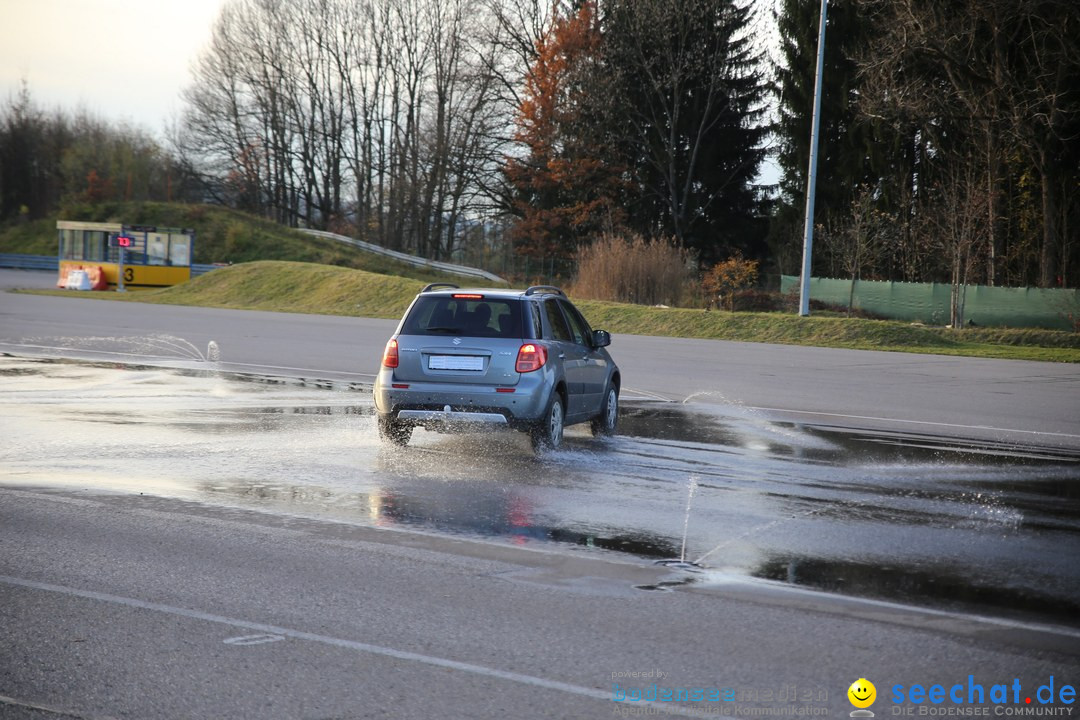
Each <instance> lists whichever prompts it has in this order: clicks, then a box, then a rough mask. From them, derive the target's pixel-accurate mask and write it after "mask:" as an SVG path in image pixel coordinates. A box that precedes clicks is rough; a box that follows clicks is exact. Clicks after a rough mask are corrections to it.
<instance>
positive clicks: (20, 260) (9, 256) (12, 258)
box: [0, 253, 223, 277]
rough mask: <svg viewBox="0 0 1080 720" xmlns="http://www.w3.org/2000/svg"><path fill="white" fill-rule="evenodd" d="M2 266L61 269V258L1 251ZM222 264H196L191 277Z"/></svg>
mask: <svg viewBox="0 0 1080 720" xmlns="http://www.w3.org/2000/svg"><path fill="white" fill-rule="evenodd" d="M0 267H4V268H15V269H16V270H52V271H57V270H59V269H60V260H59V259H58V258H57V257H56V256H55V255H25V254H23V253H0ZM220 267H223V266H222V265H196V264H192V266H191V277H198V276H199V275H205V274H206V273H208V272H210V271H211V270H217V269H218V268H220Z"/></svg>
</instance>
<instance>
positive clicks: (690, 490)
mask: <svg viewBox="0 0 1080 720" xmlns="http://www.w3.org/2000/svg"><path fill="white" fill-rule="evenodd" d="M697 486H698V479H697V476H696V475H691V476H690V482H689V483H688V485H687V489H686V515H685V516H684V517H683V529H682V550H680V551H679V562H681V563H684V562H686V533H687V531H688V530H689V529H690V506H691V505H692V504H693V502H694V493H695V492H697Z"/></svg>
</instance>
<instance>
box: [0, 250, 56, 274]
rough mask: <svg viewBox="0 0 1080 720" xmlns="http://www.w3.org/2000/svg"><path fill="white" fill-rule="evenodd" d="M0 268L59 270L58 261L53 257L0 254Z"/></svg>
mask: <svg viewBox="0 0 1080 720" xmlns="http://www.w3.org/2000/svg"><path fill="white" fill-rule="evenodd" d="M0 267H5V268H15V269H16V270H53V271H56V270H59V269H60V260H59V259H58V258H57V257H56V256H55V255H25V254H23V253H0Z"/></svg>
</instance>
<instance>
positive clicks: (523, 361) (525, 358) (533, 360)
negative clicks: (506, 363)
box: [514, 343, 547, 373]
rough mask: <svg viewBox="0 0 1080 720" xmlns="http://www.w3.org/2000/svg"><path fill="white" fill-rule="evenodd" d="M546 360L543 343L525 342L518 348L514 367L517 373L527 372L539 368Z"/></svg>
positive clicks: (545, 349)
mask: <svg viewBox="0 0 1080 720" xmlns="http://www.w3.org/2000/svg"><path fill="white" fill-rule="evenodd" d="M546 362H547V348H545V347H544V346H543V345H535V344H533V343H525V344H524V345H522V346H521V349H520V350H518V356H517V364H516V365H515V366H514V367H515V369H516V370H517V371H518V372H519V373H527V372H532V371H534V370H539V369H540V368H542V367H544V363H546Z"/></svg>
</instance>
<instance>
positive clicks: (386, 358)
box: [382, 338, 398, 368]
mask: <svg viewBox="0 0 1080 720" xmlns="http://www.w3.org/2000/svg"><path fill="white" fill-rule="evenodd" d="M382 364H383V367H385V368H396V367H397V366H398V351H397V340H394V339H393V338H390V342H388V343H386V351H385V352H383V356H382Z"/></svg>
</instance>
